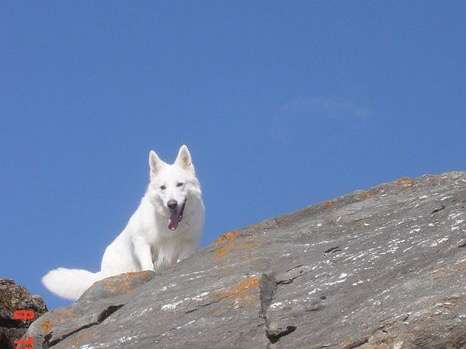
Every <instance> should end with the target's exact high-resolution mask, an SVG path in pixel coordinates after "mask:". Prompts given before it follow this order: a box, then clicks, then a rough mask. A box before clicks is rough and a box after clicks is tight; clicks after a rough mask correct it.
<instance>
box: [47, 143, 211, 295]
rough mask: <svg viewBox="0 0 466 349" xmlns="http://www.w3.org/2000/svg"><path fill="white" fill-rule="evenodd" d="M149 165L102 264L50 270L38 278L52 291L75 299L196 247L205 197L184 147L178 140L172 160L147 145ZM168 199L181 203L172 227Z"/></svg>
mask: <svg viewBox="0 0 466 349" xmlns="http://www.w3.org/2000/svg"><path fill="white" fill-rule="evenodd" d="M149 167H150V182H149V186H148V188H147V190H146V193H145V194H144V196H143V198H142V200H141V203H140V204H139V207H138V208H137V210H136V211H135V212H134V214H133V215H132V216H131V218H130V219H129V222H128V225H127V226H126V228H125V229H124V230H123V231H122V232H121V233H120V235H118V236H117V237H116V239H115V240H113V242H112V243H111V244H110V245H109V246H108V247H107V248H106V249H105V253H104V255H103V258H102V264H101V270H100V271H99V272H97V273H92V272H89V271H87V270H82V269H66V268H57V269H54V270H51V271H50V272H48V273H47V274H46V275H45V276H44V277H43V278H42V282H43V284H44V285H45V287H47V288H48V289H49V290H50V291H51V292H53V293H55V294H56V295H58V296H60V297H63V298H66V299H71V300H75V299H77V298H79V297H80V296H81V295H82V293H84V291H85V290H87V289H88V288H89V287H90V286H91V285H92V284H93V283H94V282H95V281H98V280H101V279H103V278H106V277H108V276H112V275H116V274H120V273H126V272H135V271H142V270H157V269H159V268H161V267H163V266H169V265H171V264H173V263H176V262H177V261H178V260H181V259H184V258H186V257H189V256H190V255H191V254H192V253H193V252H194V251H195V250H196V248H197V244H198V241H199V238H200V235H201V232H202V228H203V225H204V203H203V201H202V196H201V188H200V184H199V181H198V179H197V177H196V174H195V170H194V165H193V163H192V160H191V154H190V152H189V150H188V147H187V146H185V145H183V146H181V148H180V150H179V151H178V156H177V158H176V160H175V162H174V163H173V164H172V165H169V164H167V163H165V162H164V161H162V160H161V159H160V158H159V157H158V156H157V154H156V153H155V152H154V151H150V153H149ZM171 200H175V201H176V202H177V203H178V204H179V205H178V209H180V207H181V205H182V203H185V206H184V213H183V214H182V220H181V221H180V222H179V224H178V225H177V227H176V228H175V229H173V227H171V229H169V221H170V219H171V216H170V212H172V210H170V209H169V208H168V202H169V201H171ZM181 212H182V211H181Z"/></svg>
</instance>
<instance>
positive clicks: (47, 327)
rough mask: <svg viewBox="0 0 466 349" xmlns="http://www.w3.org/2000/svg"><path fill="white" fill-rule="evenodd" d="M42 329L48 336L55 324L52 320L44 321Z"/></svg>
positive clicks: (41, 325)
mask: <svg viewBox="0 0 466 349" xmlns="http://www.w3.org/2000/svg"><path fill="white" fill-rule="evenodd" d="M40 328H41V330H42V332H43V333H44V334H48V333H50V332H51V331H52V328H53V324H52V322H51V321H50V320H44V321H42V322H41V324H40Z"/></svg>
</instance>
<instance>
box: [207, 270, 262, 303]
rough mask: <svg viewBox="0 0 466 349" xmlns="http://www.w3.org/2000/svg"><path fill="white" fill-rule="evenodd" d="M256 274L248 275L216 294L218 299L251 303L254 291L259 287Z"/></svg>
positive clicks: (258, 279) (253, 298)
mask: <svg viewBox="0 0 466 349" xmlns="http://www.w3.org/2000/svg"><path fill="white" fill-rule="evenodd" d="M259 281H260V278H259V277H258V276H248V277H247V278H244V279H242V280H240V281H239V282H237V283H235V284H233V285H231V286H230V287H228V288H227V289H225V290H222V291H220V292H218V293H217V294H216V296H217V297H218V298H220V299H229V300H232V301H235V302H238V303H240V304H241V303H253V302H254V300H255V299H256V298H257V297H254V291H255V290H256V289H257V288H258V287H259Z"/></svg>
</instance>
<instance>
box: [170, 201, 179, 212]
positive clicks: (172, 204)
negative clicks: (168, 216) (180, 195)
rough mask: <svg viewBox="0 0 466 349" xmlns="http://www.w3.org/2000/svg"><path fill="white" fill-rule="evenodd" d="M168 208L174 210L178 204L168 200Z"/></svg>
mask: <svg viewBox="0 0 466 349" xmlns="http://www.w3.org/2000/svg"><path fill="white" fill-rule="evenodd" d="M167 206H168V208H171V209H172V210H174V209H175V208H176V207H177V206H178V203H177V202H176V200H168V202H167Z"/></svg>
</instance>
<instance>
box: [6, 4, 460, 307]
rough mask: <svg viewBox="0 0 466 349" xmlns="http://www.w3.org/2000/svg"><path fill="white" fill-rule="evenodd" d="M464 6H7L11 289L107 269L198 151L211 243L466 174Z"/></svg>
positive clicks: (8, 274)
mask: <svg viewBox="0 0 466 349" xmlns="http://www.w3.org/2000/svg"><path fill="white" fill-rule="evenodd" d="M465 14H466V2H464V1H448V2H441V1H420V0H412V1H401V0H400V1H370V0H367V1H330V0H325V1H324V0H322V1H309V0H306V1H291V2H283V1H270V0H268V1H207V0H206V1H46V2H43V1H40V2H38V1H19V0H11V1H2V3H1V4H0V47H1V54H0V118H1V119H0V121H1V123H0V160H1V170H0V195H1V196H0V212H1V219H0V234H1V249H0V250H1V252H0V276H6V277H11V278H14V279H15V280H17V281H18V282H20V283H21V284H23V285H25V286H26V287H28V288H29V289H30V290H31V291H33V292H34V293H38V294H41V295H42V296H44V297H45V299H46V301H47V303H48V305H49V306H50V307H56V306H59V305H63V304H65V302H62V301H59V300H58V299H57V298H55V297H53V296H52V295H51V294H50V293H48V292H47V291H46V290H45V289H44V288H43V287H42V285H41V284H40V277H41V276H42V275H43V274H44V273H45V272H47V271H48V270H49V269H51V268H54V267H58V266H66V267H80V268H86V269H90V270H96V269H97V268H98V267H99V263H100V258H101V255H102V252H103V250H104V248H105V246H106V245H107V244H108V243H109V242H110V241H111V240H112V239H113V238H114V237H115V236H116V235H117V234H118V233H119V232H120V231H121V229H122V228H123V227H124V226H125V224H126V221H127V219H128V218H129V216H130V215H131V213H132V212H133V211H134V209H135V208H136V206H137V204H138V202H139V200H140V198H141V196H142V194H143V192H144V190H145V187H146V184H147V180H148V179H147V174H148V170H147V155H148V151H149V149H155V150H156V151H157V152H158V153H159V155H160V156H161V157H162V158H164V159H166V160H172V159H173V158H174V156H175V155H176V152H177V149H178V147H179V146H180V144H182V143H186V144H188V145H189V147H190V149H191V152H192V154H193V157H194V161H195V164H196V166H197V171H198V175H199V177H200V179H201V183H202V185H203V189H204V199H205V203H206V208H207V221H206V226H205V233H204V238H203V245H205V244H207V243H208V242H210V241H212V240H213V239H214V238H215V237H216V236H218V235H219V234H220V233H222V232H225V231H228V230H230V229H234V228H239V227H242V226H245V225H247V224H250V223H255V222H257V221H259V220H262V219H265V218H268V217H272V216H276V215H278V214H282V213H285V212H290V211H294V210H296V209H300V208H302V207H304V206H307V205H310V204H313V203H317V202H319V201H321V200H324V199H328V198H333V197H335V196H337V195H340V194H344V193H346V192H349V191H352V190H355V189H359V188H365V187H369V186H372V185H375V184H378V183H380V182H384V181H389V180H393V179H395V178H398V177H400V176H418V175H421V174H424V173H440V172H443V171H449V170H461V169H465V168H466V165H465V161H466V136H465V129H466V113H465V112H466V105H465V104H466V87H465V86H466V69H465V67H466V46H465V44H464V42H465V41H464V40H465V37H466V21H465V20H464V19H465Z"/></svg>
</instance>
